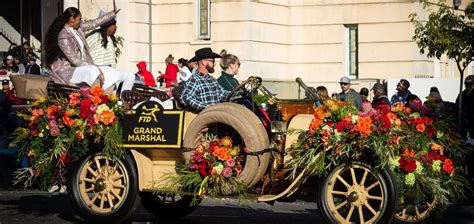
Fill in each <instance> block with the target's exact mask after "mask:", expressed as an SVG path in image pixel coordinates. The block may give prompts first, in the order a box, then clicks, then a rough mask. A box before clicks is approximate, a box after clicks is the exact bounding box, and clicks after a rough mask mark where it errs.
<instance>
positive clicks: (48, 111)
mask: <svg viewBox="0 0 474 224" xmlns="http://www.w3.org/2000/svg"><path fill="white" fill-rule="evenodd" d="M58 111H59V109H58V107H57V106H55V105H53V106H50V107H48V108H46V114H47V115H48V116H50V115H52V114H54V113H56V112H58Z"/></svg>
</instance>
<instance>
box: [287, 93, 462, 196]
mask: <svg viewBox="0 0 474 224" xmlns="http://www.w3.org/2000/svg"><path fill="white" fill-rule="evenodd" d="M304 133H305V137H304V138H303V139H302V140H300V141H298V142H297V143H295V144H294V145H293V146H292V153H293V158H295V159H294V160H293V162H292V174H293V177H294V176H295V175H296V174H297V172H299V171H300V170H301V169H302V168H304V167H306V166H308V171H309V172H310V174H311V175H318V176H322V175H324V174H325V173H326V172H327V171H328V170H329V169H330V168H331V167H333V166H335V165H338V164H339V163H341V162H342V161H346V160H347V159H358V160H363V161H371V162H372V163H373V164H375V165H377V167H380V166H385V165H389V166H390V168H391V170H392V171H393V173H394V176H395V178H396V180H397V183H398V185H399V187H400V198H401V201H402V203H403V202H408V203H415V202H416V201H420V200H434V201H436V202H437V203H439V204H440V205H449V204H450V203H451V202H453V201H456V200H459V199H461V198H464V190H465V188H464V187H465V184H466V180H465V179H464V178H463V177H462V176H460V175H459V174H460V173H462V172H460V171H461V167H460V162H461V161H460V160H461V159H460V156H459V154H460V153H459V152H461V147H460V145H459V142H460V139H459V137H458V135H457V134H456V133H455V132H454V131H453V128H452V127H451V125H450V122H448V121H447V120H446V119H444V120H443V119H434V118H429V117H424V116H420V114H419V113H417V112H414V113H412V112H411V110H410V108H407V107H404V106H403V105H402V104H395V105H394V106H393V107H392V108H390V106H389V105H382V106H379V107H378V108H376V110H374V111H372V112H371V113H360V114H359V112H358V110H357V109H356V108H355V107H354V106H352V105H350V104H348V103H345V102H342V101H334V100H328V101H327V102H326V103H325V104H323V105H321V106H319V107H316V108H315V109H314V118H313V119H312V121H311V123H310V125H309V130H308V131H306V132H304ZM318 153H320V155H322V156H320V157H316V155H318ZM374 154H375V155H376V156H375V158H376V159H374V156H373V155H374Z"/></svg>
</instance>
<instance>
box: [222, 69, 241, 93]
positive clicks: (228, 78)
mask: <svg viewBox="0 0 474 224" xmlns="http://www.w3.org/2000/svg"><path fill="white" fill-rule="evenodd" d="M217 82H218V83H219V85H221V86H222V87H223V88H224V89H225V90H228V91H231V90H233V89H235V87H237V86H238V85H239V81H237V79H235V78H234V76H233V75H231V74H227V73H226V72H222V74H221V76H220V77H219V78H217Z"/></svg>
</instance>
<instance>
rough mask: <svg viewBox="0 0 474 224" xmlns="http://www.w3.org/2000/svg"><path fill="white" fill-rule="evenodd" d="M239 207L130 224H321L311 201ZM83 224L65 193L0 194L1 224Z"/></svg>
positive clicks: (453, 223) (467, 217)
mask: <svg viewBox="0 0 474 224" xmlns="http://www.w3.org/2000/svg"><path fill="white" fill-rule="evenodd" d="M245 205H246V206H245V207H242V206H239V205H238V203H237V201H236V200H233V199H205V200H204V201H203V202H202V203H201V205H200V206H199V207H198V208H197V209H196V210H195V211H194V212H193V213H191V214H190V215H189V216H187V217H185V218H182V219H179V220H173V221H166V220H160V219H159V218H157V217H155V216H153V215H152V214H150V213H148V212H147V211H146V210H145V209H144V208H143V207H141V206H139V207H138V208H137V210H136V211H135V212H134V213H133V215H132V216H131V218H130V219H129V221H128V222H129V223H133V224H142V223H147V224H148V223H150V224H151V223H156V224H162V223H173V224H205V223H226V224H247V223H258V224H304V223H323V219H322V217H321V215H320V214H319V211H318V210H317V206H316V204H315V203H312V202H304V201H296V202H276V203H275V204H274V205H270V204H266V203H256V202H253V201H250V202H246V204H245ZM9 223H15V224H17V223H18V224H21V223H25V224H26V223H28V224H30V223H31V224H36V223H38V224H39V223H42V224H43V223H47V224H55V223H83V221H82V219H81V218H80V217H79V216H78V215H77V214H76V213H75V212H74V210H73V208H72V205H71V203H70V202H69V198H68V195H67V194H61V193H48V192H44V191H35V190H28V191H17V190H16V191H0V224H9ZM441 223H449V224H458V223H459V224H474V206H472V205H470V206H468V205H462V206H451V207H449V208H448V211H447V212H446V214H445V216H444V218H443V219H442V220H441Z"/></svg>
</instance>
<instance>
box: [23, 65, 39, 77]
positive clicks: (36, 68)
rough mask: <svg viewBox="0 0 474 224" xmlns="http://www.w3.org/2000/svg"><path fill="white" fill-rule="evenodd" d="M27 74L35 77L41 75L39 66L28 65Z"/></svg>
mask: <svg viewBox="0 0 474 224" xmlns="http://www.w3.org/2000/svg"><path fill="white" fill-rule="evenodd" d="M25 74H34V75H41V70H40V67H39V65H37V64H34V65H28V66H26V69H25Z"/></svg>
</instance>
